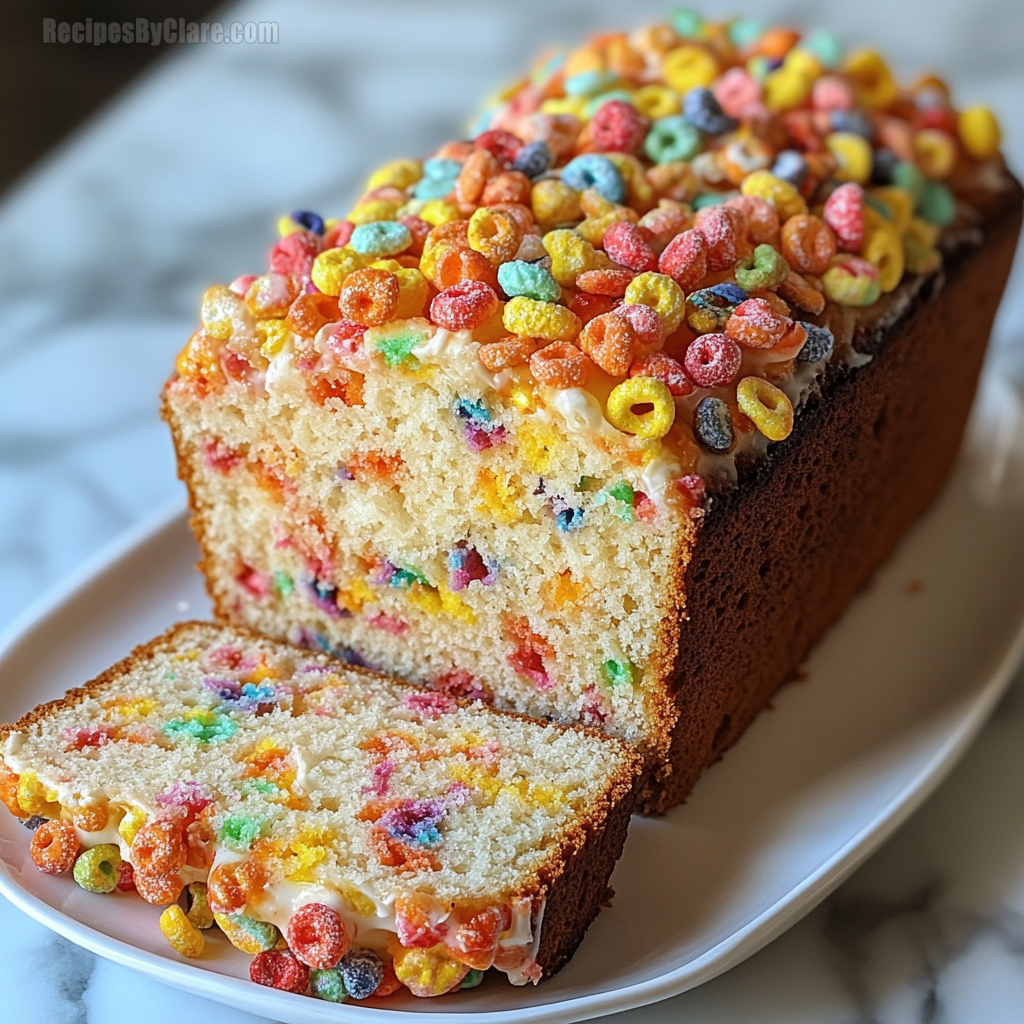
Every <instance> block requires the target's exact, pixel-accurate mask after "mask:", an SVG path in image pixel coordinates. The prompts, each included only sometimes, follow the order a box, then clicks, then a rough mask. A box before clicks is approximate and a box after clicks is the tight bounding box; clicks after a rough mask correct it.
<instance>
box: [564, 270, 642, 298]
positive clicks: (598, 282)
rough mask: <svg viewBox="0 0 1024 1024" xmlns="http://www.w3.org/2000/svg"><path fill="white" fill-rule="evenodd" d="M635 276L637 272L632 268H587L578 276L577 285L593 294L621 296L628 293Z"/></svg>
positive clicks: (581, 289)
mask: <svg viewBox="0 0 1024 1024" xmlns="http://www.w3.org/2000/svg"><path fill="white" fill-rule="evenodd" d="M634 277H636V273H635V271H632V270H585V271H584V272H583V273H582V274H580V276H579V277H577V278H576V287H577V288H579V289H580V291H583V292H589V293H590V294H592V295H608V296H610V297H612V298H619V297H620V296H622V295H625V294H626V289H627V288H628V287H629V282H630V281H632V280H633V278H634Z"/></svg>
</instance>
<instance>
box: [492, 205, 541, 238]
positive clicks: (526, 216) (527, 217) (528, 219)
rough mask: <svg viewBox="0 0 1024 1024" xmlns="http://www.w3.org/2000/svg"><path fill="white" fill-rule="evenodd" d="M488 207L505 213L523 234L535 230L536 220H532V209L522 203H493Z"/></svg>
mask: <svg viewBox="0 0 1024 1024" xmlns="http://www.w3.org/2000/svg"><path fill="white" fill-rule="evenodd" d="M490 209H492V210H495V211H496V212H498V213H507V214H508V215H509V216H510V217H511V218H512V219H513V220H514V221H515V222H516V224H518V225H519V230H520V231H521V232H522V233H523V234H524V235H527V234H530V232H531V231H533V232H535V231H536V230H537V226H536V225H537V222H536V220H534V217H533V210H531V209H530V207H529V206H525V205H524V204H523V203H494V204H493V205H492V206H491V207H490Z"/></svg>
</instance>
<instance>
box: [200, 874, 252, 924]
mask: <svg viewBox="0 0 1024 1024" xmlns="http://www.w3.org/2000/svg"><path fill="white" fill-rule="evenodd" d="M206 897H207V899H208V900H209V903H210V908H211V909H212V910H213V911H214V912H216V913H221V914H230V913H231V912H232V911H235V910H241V909H242V907H244V906H245V890H244V889H243V888H242V884H241V882H240V881H239V879H238V873H237V865H235V864H218V865H217V866H216V867H214V869H213V870H212V871H211V872H210V876H209V878H207V880H206Z"/></svg>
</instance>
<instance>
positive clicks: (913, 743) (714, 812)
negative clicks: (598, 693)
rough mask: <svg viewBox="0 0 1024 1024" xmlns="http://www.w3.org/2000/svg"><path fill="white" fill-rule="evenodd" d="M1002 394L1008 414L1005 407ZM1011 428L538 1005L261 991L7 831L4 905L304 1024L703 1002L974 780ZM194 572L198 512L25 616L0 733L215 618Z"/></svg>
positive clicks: (161, 972)
mask: <svg viewBox="0 0 1024 1024" xmlns="http://www.w3.org/2000/svg"><path fill="white" fill-rule="evenodd" d="M988 387H989V389H990V391H991V389H992V388H995V389H996V391H995V392H993V394H994V395H995V398H996V399H999V398H1000V397H1001V400H1002V401H1003V405H1004V406H1005V405H1006V402H1007V397H1006V396H1007V391H1006V389H1005V387H1004V388H1003V390H1002V392H999V387H1000V385H999V383H998V382H989V384H988ZM1010 401H1012V399H1010ZM997 404H998V403H997ZM980 407H982V408H986V407H987V408H992V403H991V402H989V403H985V402H983V403H980ZM1009 411H1010V412H1012V413H1013V414H1014V415H1018V414H1019V409H1018V408H1017V407H1016V406H1014V408H1013V409H1011V410H1009ZM1015 422H1016V421H1015ZM1022 422H1024V421H1022ZM1006 423H1007V420H1006V417H1000V422H999V423H998V424H995V425H994V427H995V428H996V429H993V430H988V429H985V425H984V424H979V423H975V425H974V428H973V431H972V433H971V435H969V436H970V437H971V440H970V441H969V442H968V444H967V445H965V449H964V452H963V453H962V455H961V458H960V461H959V463H958V465H957V468H956V471H955V473H954V475H953V477H952V478H951V480H950V482H949V484H948V486H947V488H946V490H945V492H944V493H943V495H942V497H941V499H940V501H939V502H938V503H937V504H936V506H935V507H934V508H933V509H932V511H931V512H930V513H929V515H928V516H927V517H926V518H925V519H924V520H922V521H921V522H920V523H919V524H918V526H917V527H916V528H915V529H914V531H913V532H912V533H911V534H910V536H908V538H907V539H906V540H905V542H904V543H903V545H902V546H901V548H900V550H899V551H898V552H897V554H896V556H895V557H894V559H893V560H892V561H891V562H890V563H889V564H888V565H887V566H886V567H885V568H884V569H883V570H882V572H881V573H880V574H879V575H878V577H877V578H876V580H875V581H874V583H873V584H872V586H871V588H870V589H869V590H868V591H866V592H865V593H864V594H863V595H861V597H860V598H858V599H857V601H855V602H854V603H853V605H851V607H850V608H849V609H848V611H847V613H846V615H845V616H844V617H843V619H842V621H841V622H840V623H839V624H838V625H837V626H836V627H835V628H834V629H833V630H832V632H831V633H830V634H829V635H828V636H827V637H826V638H825V640H824V641H823V642H822V643H821V644H820V645H819V647H818V648H817V649H816V650H815V651H814V653H813V655H812V657H811V659H810V661H809V663H808V666H807V668H808V675H809V679H808V680H806V681H805V682H802V683H797V684H793V685H790V686H787V687H785V688H783V690H781V691H780V693H779V694H778V696H777V698H776V700H775V701H774V705H773V709H772V710H770V711H767V712H766V713H765V714H763V715H761V716H760V717H759V718H758V719H757V721H756V722H755V723H754V725H753V726H752V727H751V728H750V730H749V731H748V732H747V734H746V735H745V736H744V737H743V739H742V740H741V742H740V743H739V744H738V745H737V746H736V747H735V748H734V749H732V750H731V751H729V752H728V754H727V755H726V756H725V758H724V759H723V760H722V761H721V762H720V763H718V764H717V765H715V766H714V767H713V768H712V769H711V770H710V771H709V772H708V773H707V775H706V777H705V778H704V779H702V781H701V782H700V784H699V785H698V786H697V788H696V790H695V792H694V794H693V795H692V797H691V798H690V800H689V801H688V802H687V803H686V805H685V806H683V807H678V808H676V809H675V810H674V811H672V812H671V813H670V814H668V815H666V816H665V817H663V818H634V820H633V824H632V826H631V829H630V835H629V839H628V842H627V844H626V850H625V853H624V855H623V857H622V860H621V861H620V863H619V865H618V867H617V868H616V871H615V874H614V876H613V878H612V883H613V885H614V887H615V889H616V897H615V902H614V906H613V907H612V908H611V909H610V910H606V911H604V912H602V914H601V915H600V917H599V918H598V920H597V921H596V922H595V923H594V924H593V925H592V926H591V928H590V931H589V932H588V934H587V937H586V940H585V941H584V943H583V945H582V947H581V948H580V950H579V952H578V953H577V954H576V956H575V958H574V959H573V961H572V962H571V963H570V964H569V965H568V966H567V967H565V968H564V969H563V970H562V971H561V972H560V973H559V974H558V975H556V976H555V977H554V978H552V979H551V980H549V981H546V982H544V983H542V984H541V985H539V986H537V987H532V986H531V987H528V988H513V987H511V986H510V985H508V984H507V983H506V982H505V981H504V979H503V978H493V979H492V978H489V979H488V981H487V982H485V983H484V984H483V985H482V986H480V987H479V988H477V989H474V990H472V991H468V992H462V993H459V994H457V995H452V996H445V997H442V998H440V999H433V1000H418V999H413V998H412V997H407V998H404V999H403V998H401V997H395V998H393V999H391V1000H388V1001H386V1002H382V1003H380V1004H379V1005H378V1006H376V1007H375V1006H371V1005H361V1006H349V1005H340V1006H339V1005H336V1004H332V1003H325V1002H320V1001H318V1000H316V999H312V998H309V997H305V996H295V995H290V994H287V993H283V992H278V991H274V990H271V989H266V988H261V987H259V986H257V985H254V984H251V983H250V982H249V981H248V980H246V979H247V973H248V963H249V957H247V956H245V955H244V954H242V953H239V952H237V951H236V950H234V949H233V948H232V947H231V946H230V945H229V944H228V943H227V942H226V940H223V939H222V938H221V939H217V938H214V939H213V940H212V941H210V942H209V943H208V946H207V950H208V952H207V953H206V954H205V955H204V957H203V958H202V959H201V960H199V961H192V962H186V961H184V960H182V959H181V958H179V957H177V956H176V955H175V954H174V953H173V952H172V951H171V950H170V948H169V947H168V946H167V945H166V943H165V942H164V940H163V937H162V936H161V934H160V931H159V929H158V927H157V918H158V915H159V908H155V907H151V906H149V905H147V904H145V903H143V902H142V901H141V900H140V899H138V898H137V897H135V896H133V895H128V894H117V895H111V896H96V895H92V894H89V893H86V892H84V891H83V890H81V889H79V888H78V887H77V886H76V885H75V884H74V882H72V881H71V880H70V879H68V878H52V877H49V876H47V875H43V874H41V873H40V872H39V871H37V870H36V869H35V868H34V866H33V865H32V863H31V861H30V859H29V856H28V834H27V833H26V832H25V831H24V830H23V829H22V828H21V827H20V826H19V825H18V824H17V822H16V821H15V820H14V818H13V817H12V816H10V815H8V814H6V813H4V814H3V815H2V816H0V892H2V893H3V894H4V895H5V896H6V897H7V898H8V899H10V900H11V901H12V902H14V903H15V904H16V905H17V906H19V907H20V908H21V909H23V910H24V911H25V912H26V913H28V914H30V915H31V916H32V917H34V918H36V919H37V920H39V921H41V922H42V923H43V924H45V925H47V926H48V927H50V928H52V929H53V930H54V931H56V932H59V933H60V934H61V935H63V936H65V937H66V938H68V939H70V940H71V941H73V942H76V943H78V944H79V945H81V946H84V947H85V948H87V949H89V950H92V951H93V952H94V953H97V954H99V955H100V956H104V957H108V958H109V959H111V960H114V961H117V962H118V963H121V964H125V965H127V966H129V967H132V968H134V969H136V970H139V971H141V972H143V973H144V974H147V975H149V976H151V977H153V978H156V979H158V980H160V981H163V982H166V983H167V984H170V985H175V986H178V987H180V988H183V989H186V990H188V991H190V992H194V993H196V994H198V995H202V996H206V997H208V998H210V999H214V1000H218V1001H220V1002H223V1003H229V1004H231V1005H233V1006H236V1007H238V1008H240V1009H245V1010H248V1011H250V1012H252V1013H255V1014H260V1015H263V1016H266V1017H270V1018H272V1019H274V1020H278V1021H285V1022H288V1024H305V1022H313V1021H334V1022H342V1024H344V1022H358V1021H365V1022H370V1021H388V1022H391V1024H396V1022H400V1021H401V1020H403V1019H406V1018H411V1017H413V1016H414V1015H415V1016H417V1017H420V1018H422V1017H423V1015H430V1016H432V1018H433V1019H434V1020H439V1021H443V1020H451V1021H456V1020H458V1021H459V1022H461V1024H472V1022H484V1021H487V1022H492V1021H493V1022H497V1021H499V1020H500V1021H502V1022H512V1021H519V1022H524V1021H541V1020H543V1021H546V1022H559V1021H561V1022H568V1021H575V1020H581V1019H585V1018H589V1017H597V1016H601V1015H603V1014H607V1013H613V1012H616V1011H619V1010H626V1009H630V1008H633V1007H637V1006H641V1005H643V1004H645V1003H650V1002H653V1001H655V1000H658V999H663V998H666V997H668V996H671V995H675V994H677V993H679V992H682V991H684V990H686V989H688V988H693V987H694V986H696V985H699V984H701V983H702V982H705V981H708V980H709V979H711V978H713V977H714V976H716V975H717V974H720V973H722V972H723V971H725V970H727V969H728V968H730V967H732V966H733V965H735V964H737V963H739V962H740V961H741V960H743V959H745V958H746V957H748V956H750V955H751V954H752V953H754V952H756V951H757V950H758V949H760V948H761V947H762V946H764V945H765V944H766V943H768V942H769V941H771V940H772V939H773V938H774V937H776V936H777V935H779V934H780V933H781V932H782V931H784V930H785V929H786V928H788V927H789V926H790V925H792V924H793V923H795V922H796V921H797V920H798V919H799V918H800V917H802V916H803V915H804V914H806V913H807V912H808V911H809V910H811V908H812V907H814V906H815V905H816V904H817V903H818V902H819V901H820V900H821V899H823V898H824V897H825V896H826V895H827V894H828V893H829V892H831V891H832V890H833V889H834V888H835V887H836V886H837V885H839V884H840V882H842V881H843V879H844V878H846V877H847V876H848V875H849V874H850V872H852V871H853V870H854V868H855V867H857V866H858V865H859V864H860V863H861V862H862V861H863V860H864V859H865V858H866V857H867V856H868V855H869V854H870V853H871V852H872V851H873V850H874V849H875V848H876V847H877V846H878V845H879V844H880V843H881V842H882V841H883V840H884V839H885V838H886V837H887V836H889V835H890V834H891V833H892V832H893V830H894V829H896V828H897V827H898V826H899V825H900V823H901V822H903V821H904V820H905V819H906V818H907V817H908V816H909V815H910V814H911V813H912V811H913V810H914V809H915V808H916V807H917V806H918V805H919V804H920V803H921V802H922V801H923V800H924V798H925V797H926V796H927V795H928V794H929V793H930V792H931V791H932V789H934V787H935V786H936V785H937V784H938V783H939V781H940V780H941V779H942V778H943V777H944V776H945V774H946V773H947V772H948V771H949V769H950V768H951V767H952V766H953V765H954V764H955V763H956V761H957V759H958V758H959V757H960V755H961V754H962V753H963V752H964V750H965V749H966V748H967V745H968V744H969V743H970V741H971V739H972V738H973V737H974V736H975V734H976V733H977V731H978V729H979V728H980V727H981V725H982V724H983V722H984V721H985V719H986V717H987V715H988V714H989V712H990V711H991V710H992V708H993V706H994V705H995V703H996V701H997V700H998V699H999V696H1000V694H1001V693H1002V691H1003V689H1004V688H1005V686H1006V684H1007V683H1008V681H1009V679H1010V677H1011V676H1012V674H1013V671H1014V668H1015V666H1016V664H1017V661H1018V659H1019V657H1020V655H1021V652H1022V650H1024V625H1022V624H1024V528H1022V525H1024V514H1022V508H1021V506H1020V504H1019V503H1018V501H1017V500H1015V498H1019V488H1017V487H1016V484H1017V483H1019V481H1016V482H1012V481H1011V483H1013V484H1014V486H1002V483H1005V480H1004V478H1005V476H1006V474H1007V471H1008V470H1007V467H1010V469H1014V468H1015V467H1017V468H1019V466H1020V465H1021V462H1022V461H1024V459H1022V457H1021V453H1020V451H1018V450H1017V449H1016V448H1014V449H1013V450H1008V449H1007V444H1008V443H1014V444H1016V443H1017V442H1014V440H1013V438H1014V431H1009V432H1007V429H1006ZM1017 433H1020V431H1017ZM1018 441H1019V439H1018ZM1011 492H1015V493H1011ZM196 557H197V552H196V549H195V546H194V544H193V542H192V539H191V537H190V535H189V533H188V529H187V526H186V519H185V515H184V513H182V512H181V511H180V510H178V509H174V510H171V511H169V512H167V513H164V514H163V515H161V516H159V517H157V518H156V519H155V520H153V521H151V522H149V523H148V524H145V525H143V526H142V527H140V528H139V529H137V530H135V531H134V532H133V533H131V534H129V535H127V536H126V537H124V538H123V539H122V540H120V541H119V542H118V543H117V544H115V545H114V546H113V547H112V548H110V549H108V550H107V551H106V552H105V553H103V554H102V555H101V556H99V557H98V558H97V559H95V560H94V561H93V562H92V563H91V564H90V565H89V566H86V567H85V568H84V569H83V570H82V571H80V572H79V573H77V574H76V576H75V577H74V578H73V579H70V580H69V581H67V582H66V583H65V584H64V585H63V586H61V587H60V588H59V589H58V590H57V591H56V592H54V593H53V594H51V595H50V596H49V597H48V598H47V599H45V600H44V601H43V602H42V603H41V604H39V605H37V606H36V608H35V609H33V610H31V611H30V612H29V613H27V614H26V615H25V616H23V617H22V619H21V620H20V621H19V622H18V623H16V624H15V625H14V626H13V627H12V628H10V629H9V630H8V631H7V632H6V634H5V635H4V637H3V638H2V640H0V721H12V720H14V719H15V718H17V717H19V716H20V715H21V714H22V713H24V712H25V711H26V710H28V709H29V708H30V707H32V706H34V705H35V704H37V703H39V702H41V701H44V700H49V699H52V698H54V697H56V696H58V695H60V694H61V693H62V692H63V691H64V690H65V689H66V688H68V687H70V686H75V685H78V684H80V683H82V682H83V681H85V680H86V679H89V678H91V677H92V676H94V675H96V674H97V673H98V672H100V671H101V670H103V669H104V668H106V667H107V666H108V665H110V664H111V663H113V662H114V661H116V660H117V659H119V658H121V657H123V656H124V655H125V654H126V653H127V652H128V650H129V649H130V648H131V647H132V646H133V645H134V644H136V643H139V642H141V641H143V640H147V639H149V638H150V637H151V636H153V635H154V634H156V633H158V632H159V631H161V630H163V629H164V628H166V627H167V626H168V625H170V624H171V623H172V622H174V621H176V620H178V619H181V618H196V617H202V616H204V615H206V614H207V613H208V609H209V606H208V603H207V601H206V598H205V595H204V593H203V589H202V583H201V580H200V578H199V576H198V574H197V573H196V572H195V570H194V569H193V564H194V562H195V560H196ZM111 901H114V903H113V905H112V903H111Z"/></svg>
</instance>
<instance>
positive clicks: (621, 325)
mask: <svg viewBox="0 0 1024 1024" xmlns="http://www.w3.org/2000/svg"><path fill="white" fill-rule="evenodd" d="M579 345H580V348H581V349H583V351H584V352H585V353H586V354H587V355H588V356H590V358H591V359H593V360H594V362H595V363H597V365H598V366H600V367H601V369H602V370H604V372H605V373H610V374H611V375H612V376H613V377H625V376H626V374H627V373H629V368H630V366H631V365H632V363H633V360H634V359H635V358H636V355H637V348H638V345H637V341H636V335H635V334H634V333H633V325H632V324H631V323H630V322H629V321H628V320H627V319H626V318H625V317H624V316H617V315H616V314H615V313H604V314H602V315H601V316H598V317H594V319H593V320H591V321H590V323H588V324H587V325H586V326H585V327H584V328H583V330H582V331H581V332H580V336H579Z"/></svg>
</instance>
